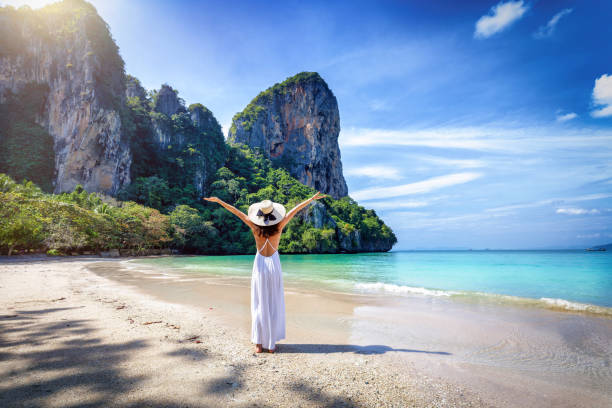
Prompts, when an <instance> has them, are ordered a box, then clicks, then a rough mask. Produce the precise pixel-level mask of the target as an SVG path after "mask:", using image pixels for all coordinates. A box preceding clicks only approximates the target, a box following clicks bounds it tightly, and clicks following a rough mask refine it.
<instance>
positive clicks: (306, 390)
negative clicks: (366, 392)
mask: <svg viewBox="0 0 612 408" xmlns="http://www.w3.org/2000/svg"><path fill="white" fill-rule="evenodd" d="M289 390H290V391H292V392H293V393H296V394H298V395H300V396H301V397H302V398H304V399H305V400H307V401H315V402H316V403H317V406H319V407H326V408H327V407H329V408H332V407H333V408H336V407H351V408H359V407H361V406H362V405H360V404H357V403H356V402H354V401H351V400H350V399H349V398H344V397H341V396H334V395H331V394H329V393H326V392H324V391H323V390H317V389H315V388H314V387H312V386H310V385H308V384H307V383H305V382H296V383H293V384H291V386H290V387H289Z"/></svg>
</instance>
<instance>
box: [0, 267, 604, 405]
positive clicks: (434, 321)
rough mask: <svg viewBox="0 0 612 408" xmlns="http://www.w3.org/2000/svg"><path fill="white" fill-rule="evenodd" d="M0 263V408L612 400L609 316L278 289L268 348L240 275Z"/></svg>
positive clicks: (593, 402) (592, 402)
mask: <svg viewBox="0 0 612 408" xmlns="http://www.w3.org/2000/svg"><path fill="white" fill-rule="evenodd" d="M0 262H1V264H0V307H1V310H2V312H0V326H1V327H0V378H2V381H1V382H0V405H1V406H7V407H12V406H44V407H64V406H92V407H94V406H160V407H161V406H164V407H166V406H170V407H174V406H176V407H178V406H182V407H183V406H187V407H190V406H194V407H196V406H211V407H212V406H239V407H243V406H244V407H246V406H287V407H289V406H291V407H294V406H304V407H308V406H312V407H319V406H354V407H370V406H389V407H405V406H416V407H432V406H433V407H436V406H440V407H446V406H449V407H453V406H459V407H464V406H466V407H479V406H500V407H519V406H520V407H525V406H534V407H535V406H538V407H546V406H550V407H557V406H568V407H569V406H572V407H599V406H601V407H604V406H609V404H610V402H611V401H612V397H611V391H610V390H609V387H607V386H606V385H605V384H609V378H608V377H606V375H607V373H608V372H609V370H610V367H609V365H610V343H611V342H612V319H609V318H601V317H593V316H585V315H581V314H571V313H560V312H559V313H558V312H552V311H536V310H530V309H529V310H514V309H508V308H499V309H495V308H493V307H490V306H487V307H483V306H482V305H478V304H469V303H465V304H459V305H456V304H451V303H449V302H447V301H444V300H440V299H435V300H431V299H409V300H404V301H401V300H398V299H387V298H385V297H381V296H371V295H347V294H338V293H331V292H325V291H314V290H305V289H303V288H298V287H290V286H289V287H286V303H287V339H286V340H285V341H283V342H281V343H280V345H279V347H278V352H277V353H275V354H255V353H254V347H253V345H251V344H250V341H249V330H250V326H249V324H250V315H249V309H248V306H249V291H248V280H246V279H238V278H234V279H230V278H210V277H209V278H204V277H194V276H181V275H173V274H163V273H159V271H156V270H151V269H147V268H145V267H142V268H141V267H139V266H138V265H137V264H132V263H126V261H125V260H116V259H114V260H107V259H101V258H89V259H88V258H83V257H75V258H65V259H61V258H58V259H44V260H41V259H35V258H31V259H20V258H4V259H3V260H2V261H0ZM576 327H580V329H579V330H576ZM564 328H565V329H564ZM585 336H586V337H585ZM407 339H408V340H409V343H408V340H407ZM492 344H493V345H494V346H495V347H491V345H492ZM550 349H555V350H557V354H559V355H560V357H558V356H556V355H549V354H550V353H544V352H543V350H550ZM553 354H555V353H553ZM537 356H539V357H537ZM557 357H558V358H557ZM568 358H570V359H573V361H572V364H571V366H566V365H563V364H565V363H564V361H565V360H567V359H568ZM504 359H505V360H504ZM606 363H607V368H606V366H605V365H606ZM598 364H599V365H603V368H602V369H599V370H598V371H597V375H595V376H589V375H588V371H589V370H592V369H594V368H597V367H596V365H598ZM567 367H570V368H567ZM602 373H603V374H602Z"/></svg>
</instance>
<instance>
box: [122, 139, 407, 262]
mask: <svg viewBox="0 0 612 408" xmlns="http://www.w3.org/2000/svg"><path fill="white" fill-rule="evenodd" d="M226 148H227V156H226V160H225V162H224V165H223V166H222V167H220V168H219V169H218V170H217V171H216V172H215V175H214V177H213V179H212V182H211V183H210V186H209V190H208V191H209V192H208V194H207V195H209V196H217V197H219V198H221V199H222V200H223V201H226V202H228V203H230V204H232V205H234V206H236V207H237V208H239V209H240V210H242V211H244V212H245V213H246V212H247V210H248V207H249V205H250V204H253V203H255V202H258V201H262V200H265V199H269V200H273V201H276V202H279V203H282V204H283V205H285V206H286V207H287V210H289V209H291V208H293V206H295V205H296V204H298V203H300V202H302V201H304V200H305V199H307V198H309V197H311V196H312V195H313V194H314V193H315V191H314V190H313V189H312V188H310V187H307V186H305V185H303V184H301V183H300V182H299V181H297V180H296V179H295V178H293V177H291V176H290V175H289V173H288V172H287V171H286V170H284V169H281V168H275V167H273V166H272V163H271V162H270V160H269V159H267V158H266V157H264V156H263V154H261V153H260V152H254V151H253V150H251V149H250V148H249V147H248V146H246V145H238V144H228V145H227V146H226ZM171 185H172V184H171V183H169V182H168V181H167V179H166V178H165V177H164V176H163V175H155V176H150V177H146V178H145V177H141V178H139V179H137V180H136V181H135V182H134V183H133V184H132V185H131V186H130V188H129V189H128V190H127V193H126V192H124V193H123V194H124V195H123V198H124V199H130V200H134V201H138V202H140V203H143V204H145V205H147V206H152V207H153V208H157V209H159V210H161V211H163V212H165V213H169V214H170V217H171V219H173V220H174V223H175V225H177V226H179V227H180V228H181V229H182V230H183V231H184V234H183V235H182V237H183V240H182V241H181V242H180V243H177V242H175V244H176V247H177V249H181V250H183V251H185V252H195V253H205V254H237V253H249V254H250V253H254V252H255V245H254V241H253V238H252V236H251V232H250V230H249V228H248V227H247V226H246V225H244V224H243V223H242V221H240V220H238V219H237V218H236V217H235V216H234V215H232V214H230V213H229V212H228V211H226V210H225V209H223V208H222V207H220V206H219V205H217V204H213V203H208V202H204V201H202V199H201V197H195V196H194V195H193V194H192V192H191V191H189V190H183V191H182V192H181V190H180V189H176V188H172V187H170V186H171ZM319 202H320V203H321V204H320V205H323V206H324V208H325V210H324V212H325V213H326V215H327V217H326V219H325V220H323V222H322V225H320V226H319V228H315V226H314V224H313V222H312V220H308V219H305V217H296V218H294V219H293V220H292V221H291V222H290V223H289V224H288V225H287V227H286V228H285V232H284V234H283V237H282V239H281V242H280V246H279V250H280V251H281V252H285V253H310V252H319V253H321V252H339V251H359V250H364V248H362V247H360V246H358V245H357V244H358V243H356V242H353V241H354V240H356V239H358V240H359V242H360V243H361V245H362V246H363V247H365V248H370V247H372V248H373V249H370V250H388V249H390V248H391V247H392V245H393V244H394V243H395V242H396V241H397V240H396V238H395V235H394V234H393V232H392V231H391V229H390V228H389V227H388V226H386V225H385V224H384V223H383V222H382V220H380V218H378V217H377V215H376V213H375V212H374V211H373V210H367V209H365V208H363V207H362V206H359V205H358V204H357V203H356V202H355V201H354V200H352V199H351V198H350V197H343V198H342V199H340V200H333V199H331V198H325V199H322V200H320V201H319ZM305 211H307V210H305ZM179 220H180V221H179ZM357 231H358V235H357V234H356V232H357ZM368 243H373V245H370V246H368V245H369V244H368Z"/></svg>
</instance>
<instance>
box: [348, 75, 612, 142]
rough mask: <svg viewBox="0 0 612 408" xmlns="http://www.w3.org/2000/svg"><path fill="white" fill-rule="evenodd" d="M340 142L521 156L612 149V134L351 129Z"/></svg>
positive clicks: (496, 129)
mask: <svg viewBox="0 0 612 408" xmlns="http://www.w3.org/2000/svg"><path fill="white" fill-rule="evenodd" d="M611 78H612V77H611ZM339 142H340V145H341V146H340V147H341V148H342V149H345V148H349V147H353V146H359V147H361V146H393V145H396V146H419V147H432V148H443V149H468V150H477V151H487V152H492V151H495V152H504V153H521V154H529V153H534V152H550V151H551V149H559V150H572V149H579V148H589V149H590V150H591V151H593V152H597V151H598V150H599V151H606V150H609V149H610V146H612V130H611V129H589V128H583V129H568V128H565V127H553V126H550V127H524V128H507V127H496V126H486V125H485V126H481V127H455V128H452V127H439V128H425V129H398V130H390V129H370V128H348V129H345V130H343V131H342V133H341V137H340V139H339Z"/></svg>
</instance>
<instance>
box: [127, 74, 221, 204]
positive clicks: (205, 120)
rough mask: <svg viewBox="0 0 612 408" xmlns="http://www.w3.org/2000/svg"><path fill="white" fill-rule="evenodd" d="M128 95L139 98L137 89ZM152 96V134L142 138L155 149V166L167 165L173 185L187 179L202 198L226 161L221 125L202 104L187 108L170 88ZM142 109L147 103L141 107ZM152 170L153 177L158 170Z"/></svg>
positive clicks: (160, 90) (135, 87)
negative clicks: (149, 139)
mask: <svg viewBox="0 0 612 408" xmlns="http://www.w3.org/2000/svg"><path fill="white" fill-rule="evenodd" d="M130 88H132V89H130ZM128 91H129V92H131V93H132V94H133V95H137V94H142V92H141V90H140V89H139V88H138V87H137V86H136V85H134V86H132V87H130V86H128ZM152 95H153V101H152V105H153V112H150V115H149V117H150V123H151V125H150V128H151V129H152V134H151V135H145V137H146V138H151V139H152V140H151V141H152V142H153V144H154V145H155V146H156V156H157V158H158V159H157V162H158V163H160V164H161V163H166V164H170V168H167V169H166V177H167V178H168V179H169V180H170V181H172V182H173V183H174V184H177V185H183V184H185V179H189V181H188V182H187V183H191V184H192V185H193V186H194V188H195V190H196V192H197V193H198V194H199V195H202V194H203V193H204V192H205V190H206V185H207V183H208V182H209V181H210V178H211V176H212V175H214V173H215V171H216V170H217V169H218V168H219V167H220V166H221V165H222V162H223V160H224V159H225V140H224V138H223V132H222V131H221V125H219V122H217V119H216V118H215V117H214V115H213V114H212V112H211V111H210V110H208V109H207V108H206V107H205V106H204V105H202V104H199V103H196V104H192V105H190V106H189V108H186V107H185V102H184V101H183V99H181V98H179V96H178V92H177V91H176V90H175V89H173V88H172V87H171V86H170V85H167V84H164V85H162V87H161V88H160V89H159V90H157V91H154V92H153V93H152ZM138 97H139V98H140V96H138ZM145 105H148V102H147V103H146V104H143V107H144V106H145ZM134 154H135V155H136V154H137V152H136V151H134ZM176 165H178V167H176ZM151 170H152V172H151V174H152V175H154V174H158V172H157V171H156V170H160V169H159V168H158V169H151Z"/></svg>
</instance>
